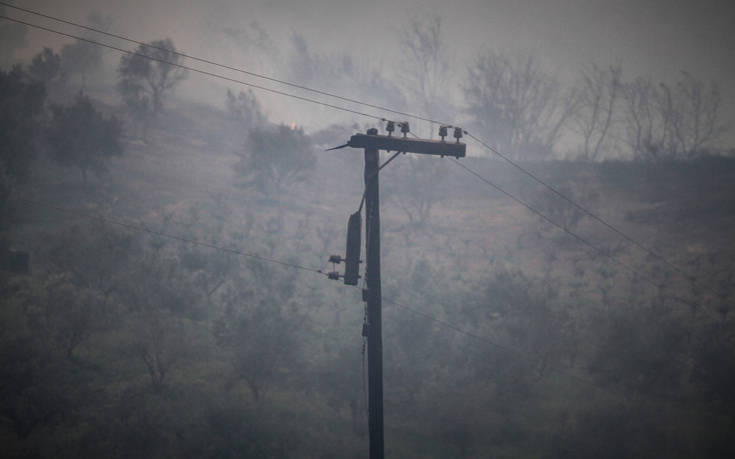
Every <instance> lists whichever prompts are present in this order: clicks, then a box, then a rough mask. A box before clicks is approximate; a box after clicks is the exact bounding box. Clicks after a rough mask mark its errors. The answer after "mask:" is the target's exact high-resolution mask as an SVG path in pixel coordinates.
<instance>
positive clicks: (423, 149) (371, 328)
mask: <svg viewBox="0 0 735 459" xmlns="http://www.w3.org/2000/svg"><path fill="white" fill-rule="evenodd" d="M389 126H390V127H389V129H388V131H389V134H390V133H391V132H392V129H391V128H392V123H390V124H389ZM442 129H443V130H440V135H441V133H443V136H442V140H441V141H436V140H424V139H408V138H406V136H405V134H406V133H408V123H404V124H402V129H401V131H402V132H403V133H404V136H403V137H392V136H391V135H387V136H383V135H378V130H377V129H369V130H368V131H367V134H356V135H353V136H352V137H351V138H350V141H349V142H348V143H347V145H346V146H349V147H353V148H363V149H364V150H365V252H366V262H367V263H366V264H367V266H366V268H365V277H366V279H365V281H366V282H365V283H366V286H367V291H366V292H365V294H364V298H365V299H366V300H367V342H368V417H369V419H368V425H369V433H370V459H383V456H384V445H383V432H384V429H383V336H382V295H381V292H380V190H379V171H380V168H381V166H380V165H379V164H378V163H379V154H378V151H379V150H388V151H395V152H403V153H406V152H411V153H421V154H428V155H438V156H442V157H443V156H454V157H456V158H461V157H463V156H465V150H466V145H465V144H463V143H460V142H459V138H460V137H461V136H462V131H461V130H460V129H459V128H457V129H456V130H455V137H456V138H457V142H456V143H450V142H445V141H444V136H446V128H442Z"/></svg>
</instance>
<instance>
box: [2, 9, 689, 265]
mask: <svg viewBox="0 0 735 459" xmlns="http://www.w3.org/2000/svg"><path fill="white" fill-rule="evenodd" d="M0 5H4V6H6V7H9V8H13V9H16V10H18V11H23V12H25V13H29V14H34V15H37V16H39V17H43V18H46V19H51V20H53V21H57V22H60V23H62V24H67V25H71V26H74V27H78V28H81V29H84V30H88V31H91V32H95V33H98V34H101V35H105V36H108V37H112V38H116V39H120V40H124V41H127V42H129V43H134V44H137V45H139V46H143V47H147V48H150V49H158V50H162V51H166V52H168V53H171V54H174V55H177V56H181V57H184V58H187V59H191V60H194V61H198V62H202V63H205V64H209V65H214V66H217V67H220V68H224V69H228V70H232V71H236V72H239V73H242V74H245V75H249V76H253V77H257V78H261V79H264V80H268V81H272V82H276V83H279V84H283V85H287V86H290V87H293V88H297V89H301V90H304V91H309V92H312V93H314V94H320V95H324V96H328V97H333V98H335V99H338V100H342V101H345V102H350V103H354V104H358V105H362V106H365V107H370V108H374V109H377V110H382V111H385V112H389V113H394V114H398V115H402V116H407V117H409V118H413V119H417V120H421V121H426V122H430V123H436V124H440V125H442V124H443V125H448V124H450V123H443V122H441V121H439V120H435V119H431V118H428V117H424V116H421V115H417V114H415V113H409V112H405V111H400V110H396V109H392V108H389V107H384V106H381V105H377V104H371V103H368V102H364V101H360V100H357V99H354V98H350V97H345V96H341V95H338V94H334V93H331V92H327V91H323V90H319V89H314V88H310V87H308V86H304V85H300V84H297V83H292V82H289V81H286V80H282V79H279V78H274V77H270V76H267V75H263V74H259V73H256V72H252V71H249V70H246V69H243V68H238V67H233V66H229V65H225V64H221V63H218V62H216V61H213V60H210V59H204V58H200V57H197V56H194V55H191V54H187V53H183V52H178V51H172V50H169V49H166V48H161V47H157V46H155V45H151V44H149V43H145V42H142V41H140V40H135V39H133V38H130V37H126V36H124V35H120V34H114V33H110V32H107V31H104V30H101V29H99V28H95V27H90V26H87V25H84V24H80V23H77V22H74V21H70V20H68V19H63V18H59V17H56V16H52V15H49V14H45V13H42V12H40V11H36V10H31V9H28V8H22V7H18V6H15V5H12V4H9V3H6V2H2V1H0ZM0 17H1V18H4V19H7V20H11V21H15V22H19V23H21V24H25V25H28V26H30V27H37V28H39V29H42V30H46V31H49V32H53V33H59V34H61V35H65V36H68V37H71V38H76V39H78V40H82V41H86V42H89V43H92V44H97V45H100V46H104V47H107V48H111V49H114V50H117V51H120V52H124V53H128V54H134V55H138V56H142V57H146V58H149V59H153V60H157V61H159V62H164V63H168V64H170V65H174V66H177V67H181V68H184V69H187V70H192V71H195V72H199V73H202V74H205V75H210V76H213V77H216V78H221V79H224V80H227V81H230V82H233V83H238V84H243V85H246V86H250V87H253V88H256V89H261V90H264V91H268V92H271V93H275V94H279V95H284V96H288V97H294V98H297V99H299V100H303V101H308V102H312V103H317V104H320V105H323V106H326V107H329V108H334V109H337V110H342V111H346V112H349V113H353V114H357V115H361V116H366V117H369V118H373V119H376V120H379V121H383V120H384V118H382V117H378V116H375V115H371V114H368V113H364V112H360V111H357V110H352V109H349V108H346V107H340V106H336V105H332V104H328V103H325V102H321V101H317V100H314V99H310V98H306V97H302V96H298V95H296V94H290V93H285V92H282V91H278V90H274V89H270V88H266V87H263V86H260V85H255V84H251V83H247V82H244V81H240V80H236V79H232V78H228V77H225V76H222V75H218V74H214V73H211V72H206V71H203V70H198V69H193V68H189V67H186V66H183V65H181V64H176V63H172V62H166V61H164V60H160V59H155V58H151V57H150V56H147V55H144V54H141V53H135V52H132V51H128V50H123V49H121V48H118V47H114V46H111V45H106V44H103V43H99V42H96V41H93V40H90V39H86V38H81V37H76V36H73V35H71V34H65V33H63V32H59V31H55V30H52V29H50V28H46V27H43V26H38V25H34V24H30V23H26V22H23V21H20V20H16V19H12V18H9V17H7V16H0ZM464 132H465V134H466V135H467V136H468V137H470V138H471V139H473V140H475V141H476V142H478V143H479V144H480V145H482V146H483V147H484V148H485V149H487V150H488V151H489V152H491V153H494V154H496V155H497V156H498V157H500V158H501V159H503V160H504V161H506V162H507V163H508V164H510V165H512V166H513V167H514V168H516V169H518V170H519V171H521V172H522V173H524V174H525V175H527V176H528V177H530V178H531V179H533V180H534V181H535V182H537V183H539V184H540V185H542V186H543V187H545V188H546V189H548V190H549V191H551V192H552V193H553V194H555V195H557V196H558V197H560V198H561V199H563V200H564V201H566V202H568V203H569V204H571V205H572V206H574V207H575V208H577V209H578V210H580V211H581V212H583V213H584V214H585V215H587V216H589V217H590V218H592V219H593V220H595V221H597V222H598V223H600V224H602V225H603V226H605V227H606V228H608V229H609V230H611V231H613V232H614V233H615V234H617V235H618V236H620V237H622V238H623V239H625V240H626V241H628V242H629V243H631V244H633V245H634V246H636V247H638V248H639V249H641V250H642V251H644V252H646V253H647V254H649V255H650V256H652V257H654V258H656V259H658V260H659V261H661V262H663V263H665V264H666V265H667V266H669V267H670V268H672V269H674V270H675V271H677V272H678V273H680V274H682V275H684V276H685V277H687V278H691V277H692V276H691V274H690V273H687V272H686V271H685V270H684V269H682V268H681V267H679V266H678V265H676V264H674V263H673V262H671V261H670V260H668V259H667V258H666V257H664V256H663V255H661V254H659V253H657V252H655V251H654V250H652V249H650V248H649V247H647V246H646V245H644V244H643V243H641V242H639V241H638V240H636V239H635V238H633V237H631V236H629V235H628V234H627V233H625V232H623V231H622V230H620V229H618V228H617V227H615V226H614V225H612V224H611V223H609V222H608V221H607V220H605V219H604V218H602V217H600V216H599V215H597V214H595V213H594V212H592V211H590V210H589V209H587V208H586V207H585V206H582V205H581V204H579V203H577V202H576V201H575V200H573V199H572V198H570V197H569V196H567V195H566V194H564V193H562V192H561V191H559V190H558V189H557V188H556V187H554V186H552V185H550V184H549V183H547V182H546V181H544V180H542V179H541V178H539V177H538V176H537V175H536V174H534V173H532V172H530V171H529V170H528V169H526V168H524V167H523V166H521V165H520V164H518V163H517V162H516V161H514V160H512V159H511V158H509V157H508V156H507V155H504V154H503V153H501V152H500V151H499V150H498V149H496V148H493V147H492V146H490V145H489V144H488V143H487V142H485V141H483V140H482V139H480V138H478V137H477V136H475V135H473V134H471V133H470V132H468V131H466V130H465V131H464Z"/></svg>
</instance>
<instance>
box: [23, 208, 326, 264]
mask: <svg viewBox="0 0 735 459" xmlns="http://www.w3.org/2000/svg"><path fill="white" fill-rule="evenodd" d="M22 200H23V201H26V202H28V203H31V204H35V205H38V206H41V207H45V208H48V209H52V210H55V211H57V212H61V213H66V214H70V215H75V216H77V217H82V218H86V219H89V220H100V221H103V222H106V223H110V224H112V225H117V226H120V227H122V228H126V229H129V230H133V231H138V232H143V233H148V234H151V235H154V236H159V237H162V238H165V239H171V240H174V241H178V242H184V243H186V244H191V245H196V246H200V247H206V248H209V249H215V250H220V251H222V252H226V253H231V254H234V255H239V256H243V257H247V258H252V259H254V260H258V261H263V262H266V263H272V264H277V265H281V266H285V267H287V268H293V269H299V270H302V271H308V272H313V273H317V274H325V273H324V271H322V270H321V269H317V268H311V267H308V266H303V265H299V264H296V263H291V262H287V261H282V260H277V259H275V258H269V257H265V256H263V255H258V254H255V253H250V252H244V251H242V250H238V249H235V248H232V247H223V246H220V245H217V244H212V243H209V242H204V241H200V240H197V239H192V238H187V237H183V236H177V235H175V234H170V233H165V232H163V231H157V230H153V229H150V228H146V227H145V226H142V225H140V224H135V223H131V222H129V221H126V220H123V219H120V218H113V217H106V216H104V215H102V214H100V213H98V212H82V211H78V210H71V209H65V208H62V207H58V206H55V205H52V204H44V203H40V202H38V201H33V200H30V199H22Z"/></svg>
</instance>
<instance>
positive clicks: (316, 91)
mask: <svg viewBox="0 0 735 459" xmlns="http://www.w3.org/2000/svg"><path fill="white" fill-rule="evenodd" d="M0 5H3V6H7V7H9V8H13V9H16V10H20V11H23V12H25V13H30V14H34V15H36V16H40V17H43V18H46V19H51V20H53V21H57V22H60V23H62V24H67V25H71V26H74V27H79V28H80V29H84V30H88V31H90V32H95V33H99V34H101V35H106V36H108V37H111V38H117V39H119V40H124V41H127V42H129V43H133V44H136V45H139V46H143V47H146V48H150V49H156V50H159V51H165V52H167V53H170V54H174V55H177V56H180V57H184V58H187V59H191V60H193V61H197V62H201V63H203V64H209V65H213V66H216V67H220V68H223V69H227V70H232V71H235V72H239V73H242V74H244V75H249V76H253V77H256V78H261V79H264V80H268V81H272V82H274V83H279V84H282V85H286V86H290V87H292V88H296V89H301V90H304V91H308V92H311V93H314V94H319V95H322V96H328V97H333V98H335V99H339V100H341V101H344V102H350V103H353V104H358V105H363V106H365V107H370V108H374V109H377V110H382V111H385V112H389V113H393V114H396V115H401V116H407V117H409V118H413V119H417V120H421V121H426V122H429V123H435V124H442V123H440V122H439V121H436V120H433V119H431V118H426V117H423V116H421V115H417V114H414V113H408V112H403V111H400V110H396V109H392V108H388V107H384V106H381V105H376V104H371V103H368V102H364V101H361V100H357V99H353V98H350V97H346V96H341V95H339V94H335V93H332V92H328V91H323V90H320V89H314V88H310V87H308V86H304V85H300V84H298V83H293V82H290V81H286V80H281V79H279V78H275V77H271V76H268V75H263V74H260V73H256V72H253V71H250V70H245V69H243V68H241V67H232V66H229V65H226V64H222V63H219V62H216V61H212V60H209V59H204V58H201V57H197V56H193V55H191V54H186V53H183V52H179V51H172V50H170V49H166V48H162V47H158V46H155V45H151V44H150V43H145V42H142V41H139V40H135V39H133V38H130V37H126V36H124V35H119V34H114V33H110V32H107V31H104V30H101V29H98V28H95V27H90V26H87V25H84V24H79V23H77V22H73V21H70V20H68V19H62V18H59V17H56V16H51V15H49V14H45V13H41V12H40V11H35V10H31V9H28V8H21V7H19V6H15V5H12V4H9V3H5V2H2V1H0ZM6 19H7V18H6Z"/></svg>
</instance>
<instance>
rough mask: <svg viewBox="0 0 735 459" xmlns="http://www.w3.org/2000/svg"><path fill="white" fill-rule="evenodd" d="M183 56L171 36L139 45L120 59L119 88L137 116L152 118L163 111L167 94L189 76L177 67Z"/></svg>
mask: <svg viewBox="0 0 735 459" xmlns="http://www.w3.org/2000/svg"><path fill="white" fill-rule="evenodd" d="M181 59H182V58H181V56H180V55H178V54H176V48H175V47H174V44H173V42H172V41H171V39H170V38H166V39H165V40H156V41H152V42H150V43H148V44H145V45H140V46H138V49H137V50H136V51H135V53H134V54H128V55H124V56H123V57H122V58H121V59H120V65H119V67H118V69H117V71H118V75H119V81H118V89H119V91H120V94H121V95H122V97H123V100H124V102H125V103H126V104H127V105H128V107H129V108H130V110H131V112H132V113H133V115H134V116H138V117H141V118H151V117H155V116H156V115H158V114H159V113H161V111H163V103H164V100H165V99H166V97H167V96H168V95H169V94H170V93H171V92H172V91H173V89H174V87H176V85H178V84H179V83H181V81H182V80H183V79H184V78H185V77H186V70H184V69H182V68H180V67H177V66H176V65H177V64H180V63H181ZM172 64H173V65H172Z"/></svg>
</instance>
